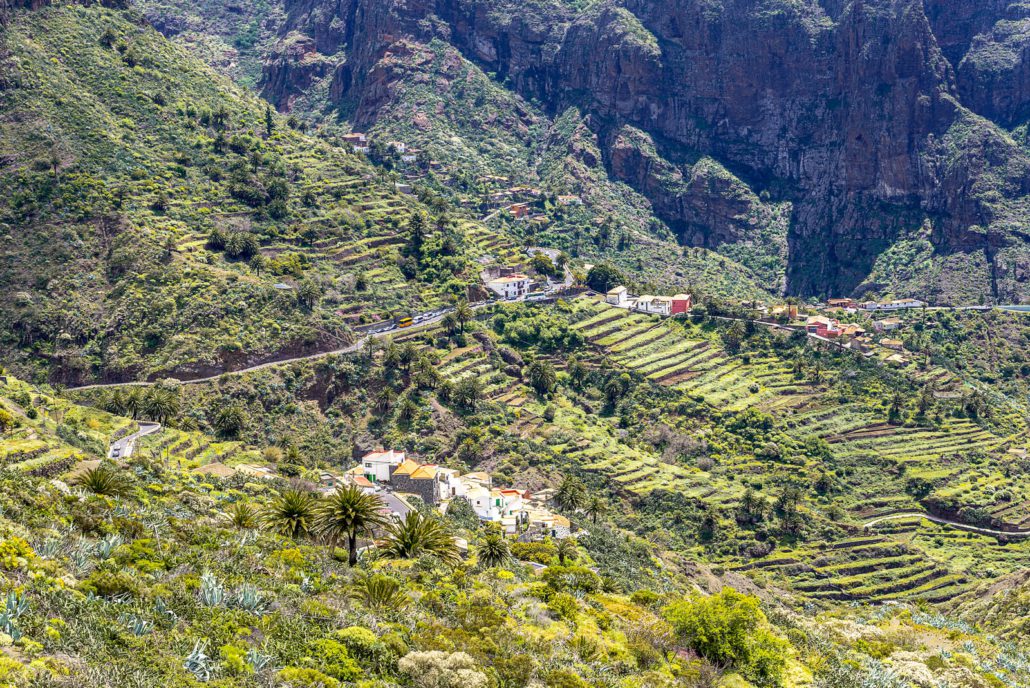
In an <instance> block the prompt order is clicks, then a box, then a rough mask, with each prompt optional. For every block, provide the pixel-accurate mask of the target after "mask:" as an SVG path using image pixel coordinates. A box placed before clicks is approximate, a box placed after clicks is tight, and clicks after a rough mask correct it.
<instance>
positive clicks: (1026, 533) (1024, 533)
mask: <svg viewBox="0 0 1030 688" xmlns="http://www.w3.org/2000/svg"><path fill="white" fill-rule="evenodd" d="M914 517H918V518H925V519H926V520H927V521H932V522H934V523H939V524H941V525H943V526H950V527H952V528H958V529H959V530H968V531H970V532H973V533H979V534H981V535H991V536H995V537H997V536H1003V537H1015V538H1025V537H1030V530H1016V531H1008V530H992V529H990V528H981V527H979V526H971V525H969V524H966V523H959V522H958V521H950V520H948V519H946V518H941V517H940V516H932V515H930V514H926V513H922V512H918V511H911V512H905V513H901V514H889V515H887V516H880V517H879V518H874V519H873V520H872V521H869V522H868V523H866V524H864V525H863V526H862V529H863V530H869V529H870V528H872V527H873V526H875V525H876V524H877V523H883V522H884V521H897V520H900V519H904V518H914Z"/></svg>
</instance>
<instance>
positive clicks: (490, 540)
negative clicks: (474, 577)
mask: <svg viewBox="0 0 1030 688" xmlns="http://www.w3.org/2000/svg"><path fill="white" fill-rule="evenodd" d="M476 556H477V558H478V559H479V565H480V566H482V567H483V568H493V567H494V566H500V565H502V564H504V563H507V561H508V560H509V559H511V549H510V548H509V547H508V541H507V540H505V539H504V536H503V535H501V534H500V533H487V535H486V537H484V538H483V544H482V545H480V546H479V550H478V551H477V552H476Z"/></svg>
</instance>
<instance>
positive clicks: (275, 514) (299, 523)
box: [261, 487, 316, 539]
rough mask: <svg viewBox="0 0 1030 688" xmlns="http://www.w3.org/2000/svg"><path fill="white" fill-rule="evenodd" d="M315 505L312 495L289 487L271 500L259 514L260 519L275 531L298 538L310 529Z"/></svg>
mask: <svg viewBox="0 0 1030 688" xmlns="http://www.w3.org/2000/svg"><path fill="white" fill-rule="evenodd" d="M315 507H316V500H315V496H314V495H312V494H311V493H310V492H307V491H305V490H300V489H297V488H292V487H291V488H289V489H287V490H283V492H282V494H280V495H279V496H278V497H276V498H275V499H274V500H272V503H271V504H269V505H268V508H266V509H265V511H264V513H263V514H262V515H261V521H262V523H263V524H264V526H265V527H266V528H268V529H269V530H271V531H273V532H275V533H279V534H280V535H285V536H286V537H291V538H294V539H298V538H300V537H303V536H305V535H307V534H308V533H309V532H310V531H311V527H312V524H313V522H314V517H315Z"/></svg>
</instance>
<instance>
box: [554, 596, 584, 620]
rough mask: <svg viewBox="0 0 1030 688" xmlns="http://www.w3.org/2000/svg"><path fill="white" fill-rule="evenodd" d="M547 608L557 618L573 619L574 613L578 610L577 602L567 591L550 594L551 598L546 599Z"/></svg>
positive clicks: (574, 617)
mask: <svg viewBox="0 0 1030 688" xmlns="http://www.w3.org/2000/svg"><path fill="white" fill-rule="evenodd" d="M547 608H548V609H549V610H551V612H552V613H553V614H554V615H555V616H557V617H558V618H559V619H565V620H566V621H575V620H576V614H577V613H578V612H579V603H578V602H576V598H575V597H573V596H572V595H570V594H569V593H567V592H559V593H557V594H555V595H551V599H550V600H548V601H547Z"/></svg>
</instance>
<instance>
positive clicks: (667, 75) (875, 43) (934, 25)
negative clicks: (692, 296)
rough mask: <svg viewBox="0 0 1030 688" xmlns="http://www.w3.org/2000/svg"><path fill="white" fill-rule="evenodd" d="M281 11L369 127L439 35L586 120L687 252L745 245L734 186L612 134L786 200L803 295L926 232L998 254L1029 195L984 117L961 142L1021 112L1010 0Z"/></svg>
mask: <svg viewBox="0 0 1030 688" xmlns="http://www.w3.org/2000/svg"><path fill="white" fill-rule="evenodd" d="M287 10H288V15H289V17H290V22H291V27H293V29H294V30H303V31H304V32H305V33H306V34H307V35H309V36H313V37H315V38H314V40H315V43H316V45H318V46H319V49H320V50H323V49H324V50H327V51H334V52H335V53H338V54H345V59H344V60H341V62H340V65H339V67H338V68H337V69H336V72H335V75H334V78H333V88H332V91H331V93H332V97H333V98H334V99H336V100H337V102H338V103H339V104H340V105H341V106H344V107H347V108H351V109H352V110H353V113H354V118H355V119H356V120H357V121H359V122H361V123H363V124H369V123H371V122H374V121H375V119H376V116H377V112H378V111H379V110H380V109H381V108H382V107H383V105H384V102H385V101H386V100H388V99H389V98H390V91H391V89H390V88H389V86H388V84H389V80H390V75H391V74H392V72H391V71H390V69H389V60H390V59H391V58H392V57H395V55H396V51H397V50H402V49H403V47H399V44H398V41H401V40H413V41H418V42H422V43H426V42H428V41H430V40H432V39H434V38H435V39H441V40H443V41H446V42H448V43H449V44H451V45H453V46H455V47H457V48H458V49H459V50H460V51H461V52H462V53H463V54H464V55H465V57H466V58H468V59H469V60H472V61H473V62H475V63H477V64H478V65H479V66H480V67H481V68H482V69H483V70H484V71H486V72H490V73H493V74H495V75H496V78H497V80H498V81H501V82H504V83H506V84H508V85H509V86H510V87H511V88H512V89H514V90H516V91H517V92H518V93H520V94H522V95H523V96H525V97H526V98H530V99H534V100H536V101H538V102H540V103H541V104H542V105H543V107H544V108H545V110H546V111H548V112H549V113H551V114H557V113H560V112H562V111H564V110H565V109H566V108H568V107H573V106H575V107H579V108H580V109H582V110H583V111H584V112H586V113H589V114H590V115H591V121H592V122H593V123H595V124H594V126H595V127H596V131H597V132H598V133H599V134H600V135H601V137H602V139H603V140H605V141H606V142H607V143H608V144H609V145H607V146H606V147H605V148H604V149H603V150H602V155H604V156H605V163H606V165H607V167H608V168H609V171H610V173H611V174H612V175H613V176H615V177H616V178H617V179H621V180H623V181H626V182H627V183H629V184H630V185H631V186H633V187H634V188H635V189H636V190H637V191H639V192H641V193H643V194H644V195H645V196H647V197H648V198H649V199H650V200H651V201H652V203H653V205H654V208H655V212H656V213H657V214H658V215H659V216H660V217H662V219H663V220H665V221H666V222H667V223H668V224H669V225H670V226H672V227H675V228H678V229H680V230H681V238H682V240H683V241H684V242H685V243H690V244H696V245H705V246H718V245H719V244H720V243H724V242H733V241H739V240H740V239H741V232H745V233H746V229H742V228H740V227H731V226H732V225H733V224H734V223H733V222H728V221H726V220H725V219H720V218H727V217H730V218H732V217H735V216H736V215H739V213H736V211H735V210H733V211H725V212H724V209H725V208H727V207H729V206H731V205H732V203H734V202H735V201H734V200H733V198H732V194H730V195H729V196H728V195H727V194H728V193H729V191H728V190H727V189H724V188H720V186H719V184H704V185H700V186H699V187H698V188H697V189H695V190H694V191H692V192H691V193H689V194H687V195H684V193H683V189H682V188H677V186H676V185H675V184H674V185H672V187H670V186H669V185H668V184H663V183H656V180H655V179H654V178H653V175H652V174H651V171H650V170H649V168H648V165H647V163H646V160H645V158H647V156H646V155H645V154H644V153H642V152H641V151H630V150H628V149H627V147H626V145H625V144H626V141H625V140H622V141H621V143H620V139H619V138H618V137H613V136H612V135H611V133H612V132H615V131H618V130H619V128H620V127H621V126H622V125H625V124H628V125H631V126H632V127H634V128H636V129H638V130H640V131H642V132H645V133H646V134H647V135H649V136H653V137H655V138H656V139H661V140H662V141H663V142H666V145H667V146H669V147H671V148H676V149H678V151H679V152H680V153H681V154H682V155H683V156H685V157H691V156H692V157H693V159H698V158H700V157H702V156H708V157H709V158H711V159H713V160H715V161H718V163H719V164H720V166H722V167H724V168H727V169H732V170H733V171H734V174H735V175H736V177H738V178H739V179H740V180H743V183H744V184H746V185H747V186H748V187H750V191H751V192H752V194H753V195H754V194H756V193H758V192H760V191H765V192H767V193H768V194H770V195H771V196H772V197H773V198H774V199H783V200H789V201H791V202H792V204H793V216H792V218H791V231H790V236H789V244H790V269H789V280H788V288H789V289H790V290H792V291H795V292H800V293H813V292H814V293H821V292H828V291H848V290H850V289H851V288H853V287H855V286H856V285H857V284H859V283H860V282H861V281H862V280H863V279H864V278H865V276H866V275H867V274H868V273H869V270H870V269H871V267H872V265H873V263H874V261H875V259H876V257H877V256H878V255H879V254H880V253H881V252H882V251H884V250H885V249H886V248H888V247H889V246H891V245H892V244H893V243H894V242H896V241H897V240H898V239H899V237H902V236H904V235H906V234H907V233H910V232H914V231H917V230H919V229H920V228H922V227H924V226H926V225H927V224H929V226H931V227H932V230H933V232H932V237H933V242H934V246H935V248H936V250H938V251H940V252H942V253H948V252H954V251H972V250H978V251H986V252H988V253H989V252H991V251H992V250H994V249H996V248H997V247H998V246H1000V245H1002V244H1004V243H1005V242H1006V241H1008V239H1009V236H1010V235H1009V234H1008V233H1007V230H1004V229H1003V228H1002V227H1001V224H1003V222H1010V221H1011V219H1012V218H1011V216H1010V215H1009V213H1008V212H1007V211H1003V209H1002V206H1004V205H1005V203H1004V202H1002V201H999V200H998V198H997V197H996V196H997V194H999V193H1000V194H1001V197H1002V199H1012V198H1014V197H1013V196H1012V194H1016V196H1015V197H1018V195H1019V194H1024V193H1026V191H1025V188H1024V187H1025V184H1023V183H1021V182H1020V181H1019V180H1018V179H1017V178H1015V177H1013V176H1012V175H1013V174H1014V170H1018V169H1021V167H1022V164H1023V157H1024V155H1025V153H1023V152H1021V151H1020V150H1019V149H1018V148H1016V147H1013V146H1011V145H1009V144H1008V143H1007V142H1006V140H1005V137H1004V136H1003V135H1001V134H1000V133H999V132H998V130H997V129H995V128H994V127H993V126H992V125H991V124H989V123H987V122H985V121H981V122H982V126H983V127H986V130H984V131H983V132H980V133H979V134H978V135H970V134H969V133H968V132H967V131H965V129H966V128H967V124H968V122H969V119H968V118H969V117H970V116H971V115H970V114H969V113H968V112H967V110H966V109H965V101H967V100H968V101H969V103H970V106H971V109H972V110H973V111H974V112H977V113H979V114H981V115H984V116H986V117H988V118H990V119H994V120H995V121H997V122H1000V123H1002V124H1005V125H1012V124H1015V123H1018V122H1019V121H1021V119H1025V117H1026V103H1027V102H1028V100H1030V99H1028V97H1027V94H1028V92H1030V89H1028V83H1030V77H1028V73H1027V68H1026V64H1027V59H1026V57H1027V47H1026V43H1027V41H1028V40H1030V39H1028V38H1027V35H1028V32H1027V31H1026V30H1025V27H1024V25H1023V23H1022V19H1021V18H1020V15H1019V13H1020V12H1023V11H1024V10H1020V9H1018V8H1015V9H1013V8H1011V7H1009V5H1008V4H1007V3H1005V2H1000V1H998V2H996V1H995V0H988V2H982V3H981V2H972V0H961V1H960V2H956V3H953V2H945V1H944V0H854V1H852V2H843V1H842V0H822V1H821V2H818V3H815V2H811V3H794V2H786V1H785V0H764V1H762V2H759V1H757V0H725V1H724V2H721V3H713V2H709V1H707V0H686V1H673V0H625V1H624V2H622V3H614V2H608V3H602V4H599V5H596V6H594V7H593V8H591V9H589V10H586V11H579V12H577V11H574V10H572V9H570V8H569V7H568V6H566V5H564V4H561V3H558V2H547V1H546V0H545V1H543V2H537V3H521V2H520V3H516V2H508V3H497V2H487V0H392V1H390V2H372V0H334V1H333V2H330V3H328V4H319V3H318V2H317V0H298V2H288V3H287ZM327 27H328V28H327ZM999 46H1001V48H999ZM280 90H281V89H280ZM974 128H975V127H974ZM959 140H961V142H962V144H961V145H962V146H964V147H965V148H962V149H956V148H955V147H954V146H955V145H956V141H959ZM673 157H675V156H673ZM673 166H674V167H675V166H676V165H675V164H673ZM670 174H672V176H675V175H677V174H678V175H686V176H687V178H690V175H691V171H690V170H689V169H686V168H684V169H679V170H675V171H670ZM701 187H703V188H704V189H706V191H705V192H704V193H701V192H700V190H699V189H700V188H701ZM685 199H687V200H685ZM705 203H709V204H711V206H712V207H711V208H703V207H701V206H703V205H704V204H705ZM727 204H729V206H728V205H727ZM727 213H729V214H727ZM1003 216H1004V219H1003ZM992 223H993V225H994V226H993V228H992Z"/></svg>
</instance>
